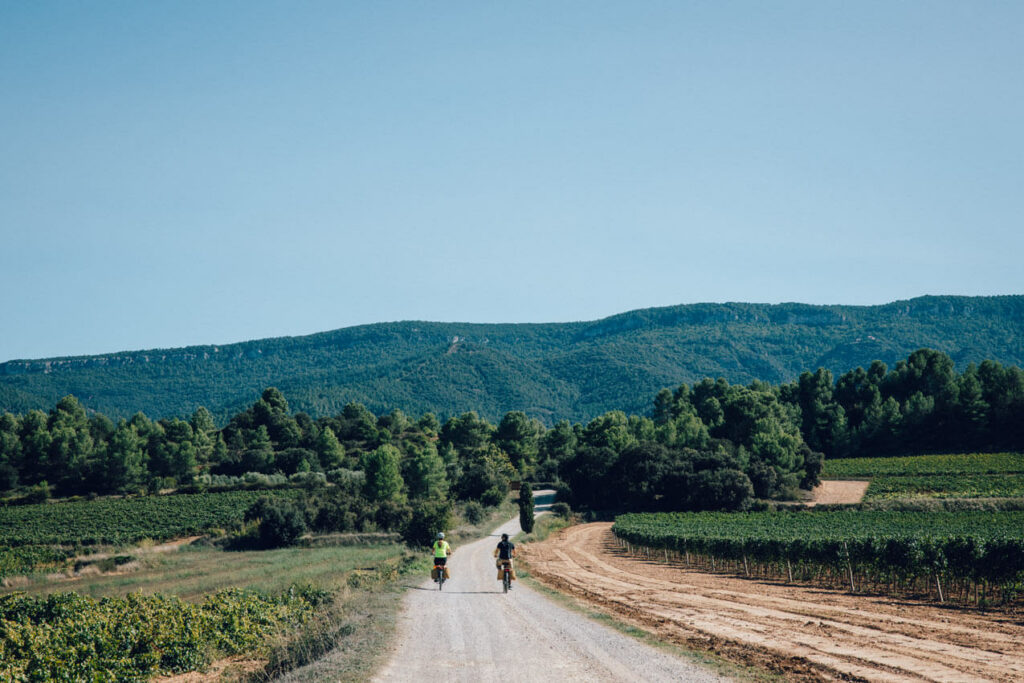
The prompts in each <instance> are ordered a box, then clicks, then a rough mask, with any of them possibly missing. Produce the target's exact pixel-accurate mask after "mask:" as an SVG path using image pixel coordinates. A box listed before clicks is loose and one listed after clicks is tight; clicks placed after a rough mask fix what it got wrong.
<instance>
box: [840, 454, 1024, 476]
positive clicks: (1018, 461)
mask: <svg viewBox="0 0 1024 683" xmlns="http://www.w3.org/2000/svg"><path fill="white" fill-rule="evenodd" d="M938 474H1024V453H956V454H950V455H913V456H908V457H902V458H846V459H842V460H826V461H825V469H824V471H823V472H822V475H821V476H822V478H823V479H861V478H866V477H875V476H885V475H889V476H923V475H938Z"/></svg>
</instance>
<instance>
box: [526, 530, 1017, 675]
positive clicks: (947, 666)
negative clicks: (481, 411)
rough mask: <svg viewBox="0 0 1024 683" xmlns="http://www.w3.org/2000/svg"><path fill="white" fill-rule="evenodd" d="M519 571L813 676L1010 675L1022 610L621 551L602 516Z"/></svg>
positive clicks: (624, 613)
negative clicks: (918, 598) (924, 599)
mask: <svg viewBox="0 0 1024 683" xmlns="http://www.w3.org/2000/svg"><path fill="white" fill-rule="evenodd" d="M524 555H525V561H526V563H527V565H528V568H529V571H530V574H531V575H532V576H533V577H534V578H536V579H537V580H538V581H540V582H541V583H543V584H545V585H547V586H549V587H551V588H555V589H558V590H560V591H562V592H565V593H568V594H570V595H572V596H574V597H577V598H579V599H582V600H584V601H586V602H588V603H590V604H592V605H594V606H597V607H598V608H599V609H601V610H602V611H605V612H607V613H609V614H612V615H613V616H615V617H616V618H618V619H619V620H621V621H624V622H628V623H631V624H634V625H636V626H639V627H641V628H644V629H645V630H647V631H649V632H651V633H653V634H654V635H656V636H657V637H658V638H660V639H662V640H665V641H669V642H675V643H679V644H682V645H685V646H687V647H691V648H693V649H699V650H705V651H710V652H714V653H716V654H719V655H721V656H724V657H726V658H727V659H731V660H733V661H736V662H739V663H742V664H748V665H754V666H758V667H762V668H765V669H768V670H770V671H774V672H777V673H780V674H782V675H783V676H785V678H786V680H801V681H818V680H848V681H967V680H970V681H1021V680H1024V614H1021V613H1019V612H1007V611H990V612H987V613H981V612H979V611H978V610H974V609H963V608H954V607H945V606H942V605H937V604H927V603H920V602H913V601H909V600H897V599H892V598H887V597H879V596H867V595H851V594H849V593H843V592H840V591H834V590H826V589H822V588H817V587H807V586H791V585H784V584H780V583H773V582H768V581H761V580H754V579H745V578H739V577H735V576H730V575H724V574H711V573H703V572H698V571H690V570H687V569H686V568H685V566H681V565H678V564H669V563H665V562H660V561H654V560H647V559H642V558H636V557H631V556H628V555H626V553H625V552H624V551H623V550H622V549H620V548H619V546H618V544H617V543H616V542H615V540H614V537H613V536H612V534H611V524H609V523H595V524H584V525H580V526H575V527H570V528H568V529H565V530H564V531H562V532H560V533H559V534H558V535H556V536H554V537H553V538H551V539H549V540H547V541H545V542H543V543H535V544H530V545H529V547H527V548H524Z"/></svg>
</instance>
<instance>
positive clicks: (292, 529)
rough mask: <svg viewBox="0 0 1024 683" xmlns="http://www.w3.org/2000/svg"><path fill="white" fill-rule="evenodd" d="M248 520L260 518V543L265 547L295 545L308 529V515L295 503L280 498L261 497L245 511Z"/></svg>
mask: <svg viewBox="0 0 1024 683" xmlns="http://www.w3.org/2000/svg"><path fill="white" fill-rule="evenodd" d="M245 518H246V519H247V520H259V532H258V536H259V543H260V546H262V547H263V548H281V547H284V546H289V545H295V542H296V541H297V540H298V539H299V536H301V535H302V534H304V533H305V532H306V530H307V527H306V516H305V514H304V512H303V511H302V510H300V509H299V507H298V505H296V504H295V503H293V502H291V501H288V500H283V499H279V498H260V499H259V500H257V501H256V502H255V503H254V504H253V506H252V507H251V508H249V510H248V511H247V512H246V513H245Z"/></svg>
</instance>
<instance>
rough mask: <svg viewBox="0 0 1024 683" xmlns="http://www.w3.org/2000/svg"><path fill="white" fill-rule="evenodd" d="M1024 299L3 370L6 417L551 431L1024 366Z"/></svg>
mask: <svg viewBox="0 0 1024 683" xmlns="http://www.w3.org/2000/svg"><path fill="white" fill-rule="evenodd" d="M1022 332H1024V296H1019V295H1014V296H998V297H957V296H928V297H920V298H916V299H911V300H907V301H898V302H893V303H891V304H885V305H882V306H815V305H808V304H778V305H769V304H748V303H726V304H691V305H682V306H670V307H664V308H651V309H643V310H637V311H631V312H628V313H623V314H620V315H615V316H611V317H609V318H605V319H603V320H598V321H593V322H574V323H543V324H476V323H432V322H396V323H379V324H373V325H362V326H358V327H349V328H343V329H339V330H334V331H331V332H322V333H318V334H313V335H308V336H303V337H281V338H274V339H263V340H257V341H249V342H241V343H236V344H227V345H221V346H195V347H188V348H182V349H163V350H149V351H132V352H122V353H113V354H104V355H99V356H79V357H67V358H52V359H42V360H17V361H9V362H6V363H3V364H0V411H4V410H8V411H12V412H24V411H26V410H29V409H32V408H43V409H45V408H47V407H49V406H52V405H53V404H54V403H55V402H56V401H57V400H59V399H60V397H62V396H64V395H67V394H74V395H75V396H77V397H78V398H79V399H80V400H81V401H82V403H83V405H85V406H86V407H87V408H89V409H93V410H97V411H101V412H103V413H105V414H107V415H110V416H121V417H126V416H129V415H131V414H133V413H135V412H136V411H142V412H144V413H146V414H147V415H150V416H153V417H163V416H184V415H188V414H190V413H191V412H192V411H194V410H195V409H196V408H197V407H198V406H200V405H203V406H206V407H207V408H209V409H210V410H211V411H212V412H213V413H214V415H215V416H217V418H218V419H220V420H223V419H226V417H227V416H230V415H231V414H233V413H234V412H236V411H237V410H239V409H240V408H242V407H243V406H245V405H247V404H249V403H250V402H251V401H252V399H253V396H256V395H258V394H259V393H260V392H261V391H262V390H263V389H264V388H265V387H267V386H277V387H279V388H280V389H281V390H282V391H284V392H285V393H286V394H287V395H288V397H289V401H290V403H291V405H292V406H293V407H294V408H296V409H298V410H303V411H306V412H308V413H310V414H311V415H314V416H317V415H325V414H332V413H336V412H338V411H339V410H341V408H342V407H343V406H344V405H345V404H347V403H349V402H351V401H359V402H361V403H363V404H364V405H366V406H367V407H368V408H370V410H372V411H375V412H381V411H385V410H391V409H393V408H400V409H401V410H403V411H406V412H407V413H409V414H421V413H423V412H427V411H431V412H435V413H437V414H438V415H439V416H441V417H442V419H443V418H444V417H446V416H450V415H456V414H460V413H462V412H464V411H468V410H475V411H477V412H479V413H480V414H481V415H483V416H485V417H488V418H490V419H497V418H498V417H500V416H501V415H502V414H504V413H506V412H508V411H510V410H522V411H524V412H526V413H527V414H529V415H531V416H535V417H538V418H540V419H542V420H544V421H545V422H549V423H551V422H553V421H554V420H557V419H562V418H565V419H569V420H573V421H586V420H589V419H590V418H592V417H594V416H595V415H598V414H601V413H603V412H605V411H607V410H611V409H624V410H627V411H634V412H647V411H648V410H649V408H650V405H649V401H650V397H651V396H653V395H654V394H655V393H657V391H658V390H659V389H661V388H664V387H674V386H677V385H679V384H680V383H681V382H688V383H692V382H695V381H698V380H700V379H701V378H703V377H724V378H726V379H727V380H729V381H730V382H732V383H746V382H749V381H751V380H754V379H759V380H763V381H766V382H772V383H779V382H784V381H789V380H792V379H795V378H796V377H797V376H798V375H799V374H800V373H801V372H803V371H804V370H808V369H813V368H817V367H819V366H820V367H824V368H827V369H829V370H831V371H832V372H833V373H835V374H837V375H838V374H840V373H842V372H845V371H847V370H849V369H851V368H855V367H857V366H864V367H867V366H868V365H869V364H870V363H871V361H873V360H882V361H884V362H886V363H888V364H890V365H891V364H893V363H895V362H896V361H897V360H900V359H903V358H906V356H907V355H908V354H909V353H910V352H911V351H913V350H915V349H917V348H921V347H929V348H934V349H937V350H939V351H942V352H944V353H946V354H948V355H949V356H950V357H951V358H952V359H953V360H954V361H955V362H956V363H957V365H958V366H961V367H963V366H965V365H966V364H967V363H970V362H980V361H982V360H984V359H992V360H997V361H999V362H1001V363H1004V364H1010V365H1024V335H1022Z"/></svg>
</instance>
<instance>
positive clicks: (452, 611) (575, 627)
mask: <svg viewBox="0 0 1024 683" xmlns="http://www.w3.org/2000/svg"><path fill="white" fill-rule="evenodd" d="M518 531H519V523H518V520H514V521H511V522H508V523H507V524H505V525H503V526H502V527H501V528H500V529H498V530H497V531H496V533H495V535H494V536H492V537H490V538H485V539H483V540H481V541H477V542H475V543H471V544H469V545H465V546H462V547H459V548H455V552H454V554H453V555H452V557H451V559H450V560H449V565H448V566H449V567H450V569H451V574H452V578H451V580H450V581H448V582H446V583H445V585H444V590H443V591H438V590H437V586H436V584H434V583H433V582H431V581H430V579H429V577H428V578H426V580H425V581H424V582H423V583H422V584H420V585H418V586H415V588H413V589H411V590H409V592H408V595H407V596H406V598H405V605H404V607H403V614H402V617H401V619H400V623H399V627H398V645H397V647H396V650H395V652H394V653H393V654H392V656H391V659H390V661H389V663H388V664H387V666H386V667H385V669H384V670H383V671H381V672H380V674H379V675H378V677H377V678H376V679H375V680H377V681H382V682H383V681H399V682H401V683H406V682H407V681H426V680H434V681H465V682H467V683H470V682H471V683H477V682H481V681H483V682H493V683H510V682H512V681H526V682H537V683H541V682H544V683H549V682H551V681H588V682H592V681H697V682H699V681H717V680H721V679H720V678H718V677H717V676H716V675H715V674H713V673H710V672H707V671H704V670H702V669H699V668H697V666H696V665H694V664H693V663H691V662H688V661H686V660H683V659H679V658H677V657H674V656H672V655H669V654H666V653H664V652H662V651H660V650H657V649H655V648H652V647H650V646H648V645H644V644H643V643H640V642H639V641H637V640H634V639H633V638H630V637H628V636H624V635H622V634H621V633H619V632H617V631H614V630H612V629H610V628H608V627H606V626H602V625H600V624H597V623H595V622H593V621H590V620H588V619H586V618H585V617H582V616H580V615H579V614H577V613H575V612H571V611H569V610H566V609H565V608H563V607H560V606H558V605H557V604H555V603H554V602H552V601H551V600H549V599H548V598H546V597H544V596H542V595H541V594H539V593H537V592H536V591H533V590H531V589H529V588H528V587H526V586H523V585H516V586H515V588H514V589H513V590H512V591H511V592H510V593H508V594H507V595H505V594H504V593H502V592H501V584H500V583H499V582H498V581H497V580H496V578H495V577H496V571H495V568H494V559H493V558H492V556H491V553H492V551H493V550H494V546H495V545H497V542H498V540H499V537H500V534H501V533H502V532H504V533H508V534H510V535H514V534H516V533H518Z"/></svg>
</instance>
